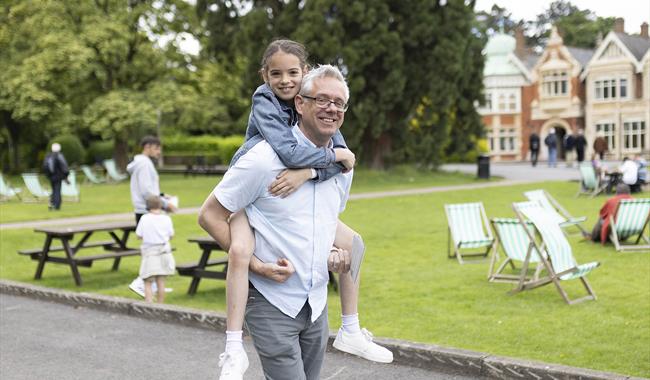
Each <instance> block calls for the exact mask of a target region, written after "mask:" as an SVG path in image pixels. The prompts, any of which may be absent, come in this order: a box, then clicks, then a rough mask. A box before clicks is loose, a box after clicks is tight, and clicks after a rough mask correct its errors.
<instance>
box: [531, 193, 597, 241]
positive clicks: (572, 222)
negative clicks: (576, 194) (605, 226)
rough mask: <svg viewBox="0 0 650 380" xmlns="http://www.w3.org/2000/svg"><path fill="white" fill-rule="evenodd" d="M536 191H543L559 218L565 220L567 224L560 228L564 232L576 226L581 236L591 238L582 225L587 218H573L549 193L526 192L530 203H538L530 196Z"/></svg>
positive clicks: (561, 225) (562, 224)
mask: <svg viewBox="0 0 650 380" xmlns="http://www.w3.org/2000/svg"><path fill="white" fill-rule="evenodd" d="M536 191H541V192H542V193H543V194H544V196H545V197H546V200H548V202H549V204H550V205H551V207H553V208H554V209H555V211H556V213H557V214H558V215H559V216H561V217H562V218H564V220H565V222H564V223H560V227H561V228H562V231H566V229H567V228H569V227H573V226H575V227H576V228H578V229H579V230H580V234H581V235H582V236H583V237H587V236H591V234H590V233H589V232H587V230H585V228H584V227H582V224H581V223H582V222H584V221H585V220H587V218H586V217H580V218H576V217H574V216H572V215H571V214H570V213H569V211H567V210H566V209H565V208H564V207H562V205H561V204H560V203H559V202H558V201H556V200H555V198H553V197H552V196H551V194H549V193H548V191H546V190H544V189H538V190H531V191H526V192H524V196H526V198H528V200H530V201H536V199H532V198H530V197H529V196H528V194H529V193H533V192H536ZM542 206H543V205H542ZM567 235H568V234H567Z"/></svg>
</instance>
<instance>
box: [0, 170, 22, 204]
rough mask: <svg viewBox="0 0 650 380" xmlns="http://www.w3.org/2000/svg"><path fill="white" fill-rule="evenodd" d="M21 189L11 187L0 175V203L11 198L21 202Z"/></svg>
mask: <svg viewBox="0 0 650 380" xmlns="http://www.w3.org/2000/svg"><path fill="white" fill-rule="evenodd" d="M21 191H22V189H20V188H19V187H11V184H10V183H9V182H8V181H5V178H4V176H3V175H2V174H0V202H4V201H7V200H9V199H11V198H13V197H16V198H18V200H22V198H21V196H20V193H21Z"/></svg>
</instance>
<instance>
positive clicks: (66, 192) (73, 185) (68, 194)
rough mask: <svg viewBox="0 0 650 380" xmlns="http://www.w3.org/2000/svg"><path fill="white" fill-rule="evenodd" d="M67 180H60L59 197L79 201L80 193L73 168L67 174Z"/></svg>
mask: <svg viewBox="0 0 650 380" xmlns="http://www.w3.org/2000/svg"><path fill="white" fill-rule="evenodd" d="M68 182H70V183H66V182H65V181H63V182H61V197H64V198H67V199H68V200H70V201H72V202H79V201H80V200H81V195H80V192H79V185H77V175H76V173H75V171H74V170H70V173H69V174H68Z"/></svg>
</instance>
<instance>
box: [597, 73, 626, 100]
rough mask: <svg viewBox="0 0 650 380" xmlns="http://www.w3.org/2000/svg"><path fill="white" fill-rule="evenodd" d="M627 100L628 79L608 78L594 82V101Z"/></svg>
mask: <svg viewBox="0 0 650 380" xmlns="http://www.w3.org/2000/svg"><path fill="white" fill-rule="evenodd" d="M618 98H620V99H625V98H627V78H618V79H617V78H607V79H599V80H596V81H594V99H596V100H608V99H618Z"/></svg>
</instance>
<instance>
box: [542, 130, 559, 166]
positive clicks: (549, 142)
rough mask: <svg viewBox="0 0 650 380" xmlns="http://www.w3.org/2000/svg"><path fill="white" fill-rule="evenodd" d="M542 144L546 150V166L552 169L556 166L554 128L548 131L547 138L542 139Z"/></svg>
mask: <svg viewBox="0 0 650 380" xmlns="http://www.w3.org/2000/svg"><path fill="white" fill-rule="evenodd" d="M544 144H545V145H546V147H547V148H548V166H549V167H550V168H554V167H556V166H557V136H556V135H555V128H551V129H550V130H549V131H548V136H546V138H545V139H544Z"/></svg>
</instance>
